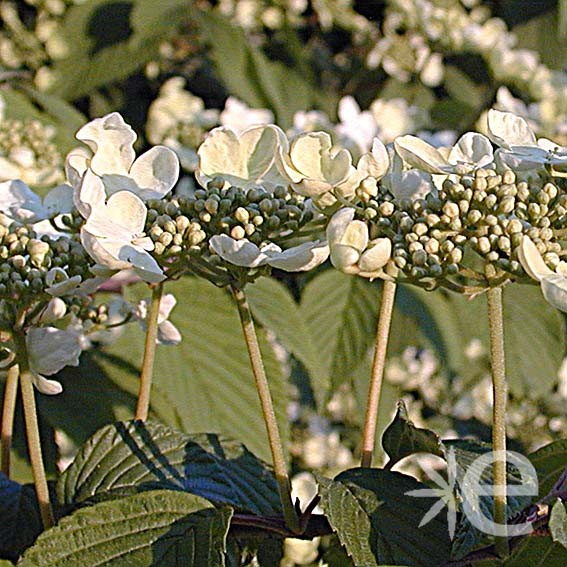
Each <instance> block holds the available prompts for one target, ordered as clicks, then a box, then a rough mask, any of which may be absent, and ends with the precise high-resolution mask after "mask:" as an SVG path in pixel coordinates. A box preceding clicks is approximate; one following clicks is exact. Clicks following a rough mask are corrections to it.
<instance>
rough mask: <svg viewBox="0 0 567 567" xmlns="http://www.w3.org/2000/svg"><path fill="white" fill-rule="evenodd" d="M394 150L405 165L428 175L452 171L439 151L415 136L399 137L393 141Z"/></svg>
mask: <svg viewBox="0 0 567 567" xmlns="http://www.w3.org/2000/svg"><path fill="white" fill-rule="evenodd" d="M394 148H395V149H396V152H397V153H398V155H399V156H400V157H401V158H402V159H403V160H404V161H405V162H406V163H408V164H409V165H411V166H413V167H417V168H418V169H421V170H423V171H426V172H428V173H449V172H451V171H452V170H453V167H452V166H451V164H449V162H448V161H447V160H446V159H445V158H444V157H443V155H442V154H441V152H440V151H439V150H437V149H436V148H434V147H433V146H431V145H430V144H428V143H427V142H424V141H423V140H421V139H420V138H417V137H416V136H399V137H398V138H396V140H395V141H394Z"/></svg>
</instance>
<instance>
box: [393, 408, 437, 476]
mask: <svg viewBox="0 0 567 567" xmlns="http://www.w3.org/2000/svg"><path fill="white" fill-rule="evenodd" d="M382 446H383V447H384V451H386V453H387V454H388V457H389V458H390V460H389V461H388V463H387V465H386V467H387V468H388V469H390V468H392V467H393V466H394V465H395V464H396V463H397V462H398V461H400V460H401V459H403V458H404V457H407V456H409V455H413V454H414V453H431V454H432V455H436V456H437V457H443V451H442V449H441V439H439V437H438V436H437V435H436V434H435V433H433V431H431V430H429V429H422V428H420V427H416V426H415V425H414V424H413V422H412V421H411V420H410V418H409V416H408V410H407V408H406V406H405V404H404V402H403V401H402V400H399V401H398V406H397V411H396V415H395V417H394V420H393V421H392V423H390V425H389V426H388V428H387V429H386V430H385V431H384V434H383V435H382Z"/></svg>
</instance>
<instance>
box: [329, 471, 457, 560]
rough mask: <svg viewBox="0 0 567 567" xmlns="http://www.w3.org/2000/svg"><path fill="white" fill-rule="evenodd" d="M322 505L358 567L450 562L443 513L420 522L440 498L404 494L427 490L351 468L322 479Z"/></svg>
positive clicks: (412, 482) (401, 479)
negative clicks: (336, 475) (361, 566)
mask: <svg viewBox="0 0 567 567" xmlns="http://www.w3.org/2000/svg"><path fill="white" fill-rule="evenodd" d="M318 482H319V494H320V496H321V503H320V505H321V507H322V508H323V510H324V512H325V514H326V516H327V518H328V520H329V523H330V524H331V526H332V528H333V530H334V531H335V532H336V533H337V535H338V536H339V539H340V541H341V543H342V544H343V545H344V546H345V548H346V550H347V552H348V553H349V555H350V556H351V557H352V559H353V561H354V564H355V565H364V566H365V567H373V566H376V565H382V564H384V563H386V564H388V563H392V564H402V565H409V566H412V567H413V566H437V565H439V564H441V563H443V562H445V561H447V560H448V559H449V555H450V546H451V544H450V540H449V534H448V527H447V522H446V519H445V517H444V516H445V514H442V516H443V517H440V516H439V515H436V516H435V517H434V518H432V519H431V520H430V521H429V522H427V523H426V524H425V525H423V526H420V523H421V521H422V520H423V518H424V516H425V515H426V514H427V512H428V511H429V510H430V509H431V506H432V505H434V504H435V503H437V502H439V500H438V499H436V498H414V497H412V496H410V495H407V494H406V493H407V492H409V491H411V490H419V489H426V488H427V487H426V486H425V485H423V484H421V483H419V482H417V481H416V480H415V479H414V478H412V477H409V476H406V475H402V474H400V473H396V472H391V471H386V470H382V469H350V470H348V471H345V472H343V473H341V474H340V475H339V476H338V477H336V478H335V480H334V481H332V480H329V479H325V478H318Z"/></svg>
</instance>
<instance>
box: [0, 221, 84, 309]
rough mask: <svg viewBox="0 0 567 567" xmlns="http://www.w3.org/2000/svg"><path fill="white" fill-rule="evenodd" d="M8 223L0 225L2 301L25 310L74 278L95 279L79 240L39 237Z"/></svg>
mask: <svg viewBox="0 0 567 567" xmlns="http://www.w3.org/2000/svg"><path fill="white" fill-rule="evenodd" d="M2 216H3V215H2ZM0 220H6V217H4V218H3V219H0ZM6 224H8V222H4V223H0V260H1V264H0V299H9V300H10V301H11V302H13V303H14V304H18V307H23V306H25V305H27V304H31V303H34V302H36V301H37V299H38V298H39V297H41V296H42V295H46V290H49V289H51V288H53V287H54V286H57V285H58V284H60V283H62V282H65V281H67V280H70V279H71V278H75V280H77V281H78V282H80V281H84V280H86V279H89V278H92V274H91V273H90V267H91V266H92V264H93V262H92V260H91V259H90V258H89V256H88V254H87V253H86V251H85V249H84V248H83V247H82V246H81V244H80V243H79V242H78V241H76V240H74V239H72V238H66V237H61V238H59V239H57V240H52V239H50V238H48V237H47V236H42V237H41V238H39V237H38V235H37V234H36V233H35V232H34V231H33V230H32V229H31V228H29V227H27V226H25V225H22V224H19V223H16V222H9V224H8V226H6ZM77 276H78V277H77Z"/></svg>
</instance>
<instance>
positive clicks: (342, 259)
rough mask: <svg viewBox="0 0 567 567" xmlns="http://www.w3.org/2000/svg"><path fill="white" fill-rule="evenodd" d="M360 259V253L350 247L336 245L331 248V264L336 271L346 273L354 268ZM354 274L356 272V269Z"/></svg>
mask: <svg viewBox="0 0 567 567" xmlns="http://www.w3.org/2000/svg"><path fill="white" fill-rule="evenodd" d="M359 259H360V252H359V251H358V250H355V249H354V248H353V247H352V246H345V245H344V244H336V245H335V246H332V247H331V263H332V264H333V266H335V268H337V270H341V271H343V272H344V271H346V270H347V269H348V268H352V267H355V266H356V265H357V264H358V260H359ZM355 272H358V267H356V270H355Z"/></svg>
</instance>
